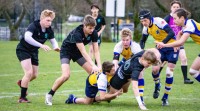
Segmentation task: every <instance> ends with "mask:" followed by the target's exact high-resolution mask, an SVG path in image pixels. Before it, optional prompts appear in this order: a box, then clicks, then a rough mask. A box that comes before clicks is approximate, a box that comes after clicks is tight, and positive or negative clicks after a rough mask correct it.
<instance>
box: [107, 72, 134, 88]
mask: <svg viewBox="0 0 200 111" xmlns="http://www.w3.org/2000/svg"><path fill="white" fill-rule="evenodd" d="M116 72H117V71H116ZM130 78H131V77H130V76H129V77H126V76H124V78H123V79H122V78H120V77H119V76H118V74H117V73H115V75H114V76H113V77H112V79H111V80H110V85H111V86H112V87H113V88H115V89H117V90H120V89H121V88H122V86H123V85H124V84H126V83H127V82H128V79H130Z"/></svg>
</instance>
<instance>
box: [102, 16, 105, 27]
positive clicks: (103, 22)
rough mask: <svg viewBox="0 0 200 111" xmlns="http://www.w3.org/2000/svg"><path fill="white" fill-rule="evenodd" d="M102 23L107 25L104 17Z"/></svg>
mask: <svg viewBox="0 0 200 111" xmlns="http://www.w3.org/2000/svg"><path fill="white" fill-rule="evenodd" d="M102 25H106V21H105V19H104V17H102Z"/></svg>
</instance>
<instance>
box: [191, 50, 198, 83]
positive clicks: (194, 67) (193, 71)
mask: <svg viewBox="0 0 200 111" xmlns="http://www.w3.org/2000/svg"><path fill="white" fill-rule="evenodd" d="M199 63H200V54H199V56H198V57H197V58H196V59H195V60H194V62H193V63H192V66H191V68H190V71H189V72H190V75H191V76H192V77H194V78H195V79H196V80H197V81H199V82H200V64H199Z"/></svg>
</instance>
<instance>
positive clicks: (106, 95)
mask: <svg viewBox="0 0 200 111" xmlns="http://www.w3.org/2000/svg"><path fill="white" fill-rule="evenodd" d="M121 94H122V90H118V91H116V92H115V93H113V94H110V93H106V91H99V95H100V96H99V99H100V100H101V101H106V100H111V99H114V98H116V97H117V96H118V95H121Z"/></svg>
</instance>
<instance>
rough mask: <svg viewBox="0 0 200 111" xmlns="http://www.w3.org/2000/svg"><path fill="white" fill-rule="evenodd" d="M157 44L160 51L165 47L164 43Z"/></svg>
mask: <svg viewBox="0 0 200 111" xmlns="http://www.w3.org/2000/svg"><path fill="white" fill-rule="evenodd" d="M155 43H156V46H157V48H158V49H161V48H163V47H164V46H165V44H164V43H163V42H158V41H155Z"/></svg>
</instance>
